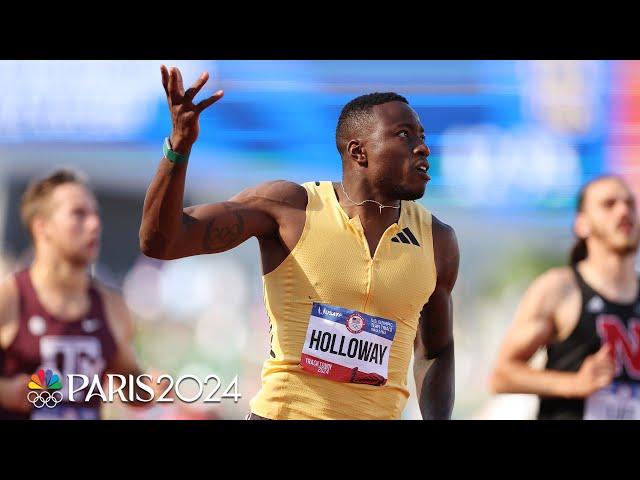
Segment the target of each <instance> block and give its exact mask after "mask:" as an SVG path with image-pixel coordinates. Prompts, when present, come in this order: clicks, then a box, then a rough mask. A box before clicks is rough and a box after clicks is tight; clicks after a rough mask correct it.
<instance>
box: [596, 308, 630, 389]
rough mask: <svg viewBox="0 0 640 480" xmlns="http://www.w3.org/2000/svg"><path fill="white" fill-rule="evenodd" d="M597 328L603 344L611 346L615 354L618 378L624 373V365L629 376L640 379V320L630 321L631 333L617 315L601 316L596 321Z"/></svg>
mask: <svg viewBox="0 0 640 480" xmlns="http://www.w3.org/2000/svg"><path fill="white" fill-rule="evenodd" d="M596 328H597V329H598V335H600V339H601V340H602V343H603V344H605V343H608V344H610V345H611V350H612V351H613V352H614V360H615V362H616V377H617V376H618V375H620V374H621V373H622V363H624V366H625V370H626V371H627V375H629V376H630V377H631V378H633V379H636V380H637V379H640V320H636V319H635V318H632V319H630V320H629V330H630V331H627V329H626V327H625V326H624V324H623V323H622V321H621V320H620V319H619V318H618V316H617V315H600V316H598V318H597V319H596ZM620 360H622V363H621V362H620Z"/></svg>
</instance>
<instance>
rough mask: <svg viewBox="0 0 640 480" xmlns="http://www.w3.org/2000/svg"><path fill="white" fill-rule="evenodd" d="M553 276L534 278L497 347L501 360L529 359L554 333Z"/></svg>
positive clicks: (555, 300)
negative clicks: (501, 341)
mask: <svg viewBox="0 0 640 480" xmlns="http://www.w3.org/2000/svg"><path fill="white" fill-rule="evenodd" d="M555 283H557V282H554V279H553V278H549V277H542V278H539V279H537V280H536V281H535V282H534V283H533V284H532V285H531V287H529V289H528V290H527V291H526V292H525V294H524V295H523V297H522V300H521V301H520V304H519V305H518V307H517V310H516V313H515V318H514V321H513V324H512V325H511V327H510V328H509V330H508V331H507V334H506V336H505V339H504V341H503V343H502V346H501V348H500V350H499V351H498V362H500V361H501V360H505V361H508V360H518V361H525V362H526V361H528V360H529V359H530V358H531V357H532V356H533V355H534V354H535V353H536V352H537V351H538V349H539V348H541V347H544V346H545V345H547V344H548V343H549V342H550V341H551V340H552V339H553V337H554V335H555V323H554V312H555V310H556V307H557V299H558V292H557V287H555Z"/></svg>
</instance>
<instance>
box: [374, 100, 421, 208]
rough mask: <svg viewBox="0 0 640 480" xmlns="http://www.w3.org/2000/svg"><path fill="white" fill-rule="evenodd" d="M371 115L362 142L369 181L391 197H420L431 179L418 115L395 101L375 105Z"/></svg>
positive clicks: (406, 198) (402, 103) (407, 198)
mask: <svg viewBox="0 0 640 480" xmlns="http://www.w3.org/2000/svg"><path fill="white" fill-rule="evenodd" d="M373 114H374V116H375V117H374V120H373V122H372V127H371V129H370V132H369V133H370V134H369V135H368V136H367V137H366V138H365V141H364V147H365V152H366V159H367V170H368V175H369V180H370V181H371V183H372V184H373V185H374V186H375V187H376V188H377V189H379V190H380V191H382V192H384V193H385V194H387V195H388V196H389V197H390V198H395V199H400V200H416V199H418V198H421V197H422V196H423V195H424V190H425V188H426V186H427V182H428V181H429V180H430V177H429V175H428V174H427V170H428V169H429V162H428V161H427V157H428V156H429V154H430V152H429V147H427V145H426V144H425V135H424V128H423V127H422V124H421V123H420V118H419V117H418V114H417V113H416V112H415V111H414V110H413V109H412V108H411V107H410V106H409V105H407V104H406V103H404V102H397V101H395V102H387V103H383V104H381V105H375V106H374V107H373Z"/></svg>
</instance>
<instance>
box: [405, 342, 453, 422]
mask: <svg viewBox="0 0 640 480" xmlns="http://www.w3.org/2000/svg"><path fill="white" fill-rule="evenodd" d="M453 352H454V348H453V342H451V343H449V345H448V346H447V347H446V348H445V349H444V350H443V351H442V352H440V353H439V354H438V356H437V357H435V358H434V359H431V360H428V359H425V358H420V359H416V364H415V365H414V375H415V379H416V387H417V390H418V404H419V406H420V412H421V413H422V418H423V419H424V420H449V419H450V418H451V412H452V411H453V403H454V400H455V359H454V354H453Z"/></svg>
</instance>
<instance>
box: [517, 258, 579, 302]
mask: <svg viewBox="0 0 640 480" xmlns="http://www.w3.org/2000/svg"><path fill="white" fill-rule="evenodd" d="M576 287H577V284H576V281H575V276H574V274H573V271H572V269H571V267H568V266H562V267H554V268H550V269H549V270H546V271H545V272H543V273H541V274H540V275H538V276H537V277H536V278H535V279H534V280H533V282H532V283H531V285H530V287H529V289H528V291H527V296H529V297H532V298H538V299H539V300H540V301H541V302H544V303H545V304H549V305H559V304H560V303H562V302H563V301H564V299H566V298H568V295H569V294H570V293H571V292H573V291H574V290H575V289H576Z"/></svg>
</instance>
